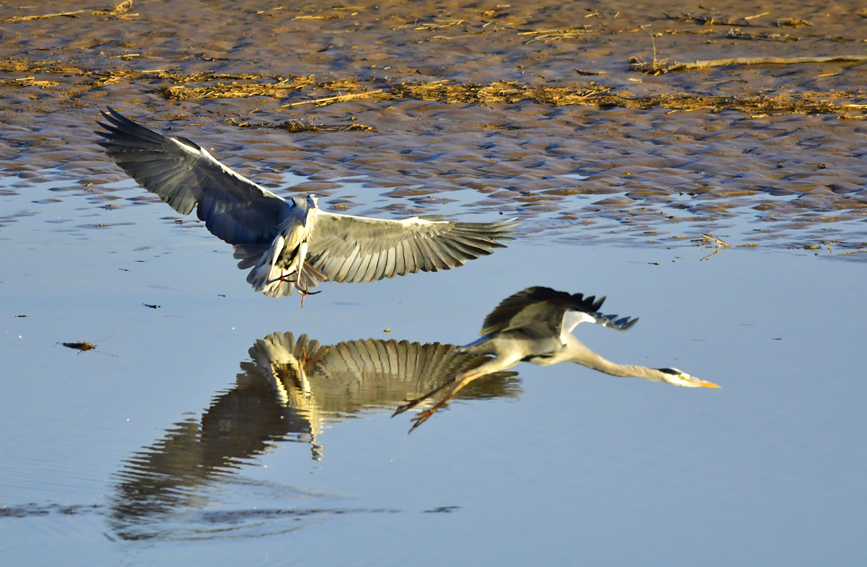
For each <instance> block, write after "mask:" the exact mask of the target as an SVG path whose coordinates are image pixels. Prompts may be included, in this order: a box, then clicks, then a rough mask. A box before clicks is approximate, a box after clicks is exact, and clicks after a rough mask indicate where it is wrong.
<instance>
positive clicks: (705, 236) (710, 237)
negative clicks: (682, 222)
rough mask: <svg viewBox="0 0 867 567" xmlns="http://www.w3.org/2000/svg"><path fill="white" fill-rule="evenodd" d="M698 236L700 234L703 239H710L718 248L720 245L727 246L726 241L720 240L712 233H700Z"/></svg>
mask: <svg viewBox="0 0 867 567" xmlns="http://www.w3.org/2000/svg"><path fill="white" fill-rule="evenodd" d="M699 236H701V237H702V238H704V239H705V240H710V241H712V242H715V243H716V247H717V248H720V247H722V248H729V245H728V243H726V242H723V241H722V240H720V239H719V238H717V237H715V236H713V235H712V234H700V235H699Z"/></svg>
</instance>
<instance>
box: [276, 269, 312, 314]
mask: <svg viewBox="0 0 867 567" xmlns="http://www.w3.org/2000/svg"><path fill="white" fill-rule="evenodd" d="M292 275H295V279H289V278H290V276H292ZM300 280H301V278H300V277H299V276H298V274H297V272H293V273H290V274H285V275H284V274H280V277H279V278H274V279H273V280H268V281H267V282H265V283H273V282H285V283H291V284H295V289H297V290H298V294H299V295H300V296H301V307H304V299H305V298H306V297H307V296H308V295H316V294H318V293H322V290H319V291H310V286H305V287H304V288H303V289H302V288H301V287H300V286H299V285H298V283H299V282H300Z"/></svg>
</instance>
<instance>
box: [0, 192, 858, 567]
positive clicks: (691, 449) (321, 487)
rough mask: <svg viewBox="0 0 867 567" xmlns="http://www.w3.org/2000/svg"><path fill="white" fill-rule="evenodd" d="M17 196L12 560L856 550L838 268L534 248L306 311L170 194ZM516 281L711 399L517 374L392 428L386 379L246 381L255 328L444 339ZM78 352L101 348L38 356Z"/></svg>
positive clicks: (9, 282) (850, 363)
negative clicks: (587, 318) (301, 402)
mask: <svg viewBox="0 0 867 567" xmlns="http://www.w3.org/2000/svg"><path fill="white" fill-rule="evenodd" d="M20 185H21V187H19V189H17V190H16V192H14V193H7V194H6V195H4V196H2V197H0V202H2V206H3V210H4V211H18V212H22V214H14V215H11V216H13V217H14V219H13V220H14V222H9V223H8V224H6V225H5V226H3V227H2V228H0V249H2V254H3V256H4V258H6V265H7V269H6V270H4V274H3V277H2V280H0V297H2V300H0V306H2V307H0V320H2V321H4V323H3V327H2V334H0V337H2V342H0V345H2V346H0V349H2V356H3V360H4V361H6V362H5V367H6V368H5V372H4V375H5V377H6V379H5V380H3V381H2V383H0V430H2V431H4V432H6V433H5V434H4V435H2V436H0V453H2V454H3V455H4V459H3V460H2V462H0V502H2V504H3V506H4V508H2V514H0V534H2V536H0V541H2V544H0V545H2V553H3V556H4V558H5V559H6V560H8V561H10V562H12V563H15V564H48V563H56V562H57V561H58V560H59V561H62V562H63V563H64V564H80V565H101V564H104V565H116V564H133V565H137V564H165V563H177V562H182V561H187V562H192V563H204V562H207V563H209V564H216V565H222V564H225V565H228V564H237V563H238V562H244V563H249V562H251V561H256V562H257V563H261V564H286V563H293V564H340V563H343V564H346V563H351V564H405V563H407V562H410V561H412V562H414V563H421V564H443V563H446V562H453V563H458V562H460V563H463V562H466V561H467V560H469V559H470V558H472V560H473V561H475V562H478V563H480V564H487V565H491V564H515V563H518V562H536V563H543V564H560V563H564V562H569V563H575V562H580V563H592V564H625V563H641V564H648V565H663V564H665V565H670V564H684V563H702V564H710V565H731V564H734V563H738V562H751V563H755V562H759V563H787V564H815V563H818V562H829V563H833V564H836V565H856V564H859V562H860V560H861V558H863V557H864V554H865V551H867V548H865V544H864V543H863V542H864V541H867V539H865V537H864V536H865V533H864V526H865V525H867V523H865V515H864V510H865V509H867V507H865V504H867V503H865V501H864V494H867V490H865V489H867V486H865V485H867V481H865V478H867V477H865V475H864V471H865V466H867V457H865V454H864V452H863V451H862V450H861V447H862V446H863V439H864V435H865V433H867V431H865V426H864V422H863V419H862V417H861V414H862V410H863V407H864V403H865V389H864V387H863V384H862V377H863V372H862V369H861V365H860V362H859V361H860V358H859V357H858V355H857V352H858V350H857V349H858V348H860V340H859V339H860V338H861V336H863V333H862V332H861V322H862V321H863V320H864V318H865V316H867V304H865V301H864V300H863V295H864V294H863V289H864V287H863V273H862V272H863V264H861V263H853V262H837V261H833V259H832V258H831V257H830V256H829V255H828V252H827V250H822V251H818V252H813V251H810V252H806V251H804V252H772V251H766V250H760V249H744V248H740V249H737V248H729V249H723V250H720V251H719V252H718V253H717V254H714V255H713V256H710V257H707V256H708V255H709V254H711V253H712V252H713V251H714V249H713V248H708V247H703V246H699V245H696V244H693V245H689V246H682V247H680V248H677V249H664V248H662V247H657V248H652V247H622V246H616V245H612V244H600V245H578V244H563V243H558V242H556V241H555V239H552V238H549V237H547V236H546V235H545V233H535V234H532V235H529V236H527V237H525V238H522V239H520V240H519V241H516V242H514V243H512V244H511V245H510V247H509V248H507V249H505V250H500V251H498V252H496V253H495V254H494V255H493V256H491V257H487V258H482V259H480V260H477V261H474V262H471V263H469V264H468V265H467V266H465V267H463V268H461V269H458V270H452V271H449V272H443V273H438V274H419V275H414V276H410V277H406V278H399V279H396V280H389V281H385V282H381V283H377V284H362V285H337V284H323V286H322V287H321V289H322V290H323V293H322V294H321V295H317V296H313V297H309V298H308V300H307V302H306V304H305V306H304V307H303V308H301V307H300V306H299V301H298V300H297V297H293V298H291V299H288V300H286V299H283V300H273V299H270V298H267V297H265V296H262V295H257V294H255V293H253V292H252V291H251V290H250V289H249V287H248V285H247V284H246V283H245V282H244V274H243V273H242V272H240V271H238V270H237V269H236V268H235V267H234V261H233V260H232V258H231V253H230V248H229V247H228V246H226V245H224V244H222V243H220V242H219V241H217V240H216V239H214V238H213V237H211V236H210V235H208V234H207V233H206V231H205V230H204V229H203V228H202V227H200V226H197V223H190V224H179V223H177V222H176V218H175V216H174V215H171V214H169V213H170V211H169V210H168V209H167V207H166V206H165V205H162V204H160V203H149V202H145V203H143V204H141V205H140V206H124V207H119V208H117V209H115V210H111V211H107V210H105V209H104V208H103V203H102V202H101V201H100V200H89V199H88V193H86V192H84V191H80V192H77V193H73V194H68V193H67V194H64V197H63V199H60V200H56V201H52V200H50V199H51V196H52V195H53V194H55V193H56V191H51V189H52V188H55V189H56V188H57V187H56V186H54V187H53V186H52V185H51V184H49V185H48V186H39V185H33V186H28V185H27V184H26V183H25V184H20ZM128 187H131V184H129V183H127V184H126V185H123V186H122V187H120V188H119V189H118V191H117V195H118V196H120V197H121V198H122V199H132V198H136V197H139V196H140V195H141V193H142V192H141V191H140V190H138V189H133V188H128ZM347 195H354V197H353V198H354V199H355V200H356V201H357V202H358V203H359V205H358V206H359V208H360V209H364V210H368V211H370V210H376V209H377V208H380V209H381V208H382V206H381V205H377V204H376V202H377V201H378V200H379V199H380V197H378V194H377V193H375V192H363V191H362V190H361V189H360V188H359V187H358V186H354V185H352V184H351V183H350V184H348V185H346V186H344V187H338V188H337V189H335V190H334V191H333V193H332V195H331V198H332V199H340V198H341V197H344V196H347ZM23 212H27V214H23ZM380 214H387V213H383V212H382V211H380ZM490 216H491V217H495V215H490ZM477 218H479V220H484V219H483V218H481V217H477ZM100 225H104V226H102V227H101V226H100ZM529 285H548V286H551V287H555V288H557V289H564V290H569V291H573V292H577V291H582V292H585V293H590V294H605V295H607V296H608V301H607V303H606V305H605V307H606V312H616V313H620V314H622V315H626V314H628V315H633V316H640V317H641V322H640V323H639V324H638V325H637V326H636V327H635V328H634V329H632V330H631V331H630V332H628V333H613V332H610V331H609V330H607V329H601V328H595V327H594V328H583V326H582V327H579V328H578V329H577V334H578V336H579V337H580V338H581V339H582V340H583V341H585V342H586V343H587V344H588V346H590V347H591V348H593V349H594V350H597V351H598V352H600V353H601V354H603V355H604V356H606V357H608V358H611V359H613V360H616V361H622V362H634V363H638V364H647V365H650V366H677V367H678V368H682V369H684V370H686V371H687V372H690V373H693V374H695V375H697V376H699V377H701V378H704V379H708V380H712V381H714V382H717V383H719V384H720V385H721V386H722V388H721V389H719V390H703V389H699V390H701V391H699V390H691V389H685V388H676V387H670V386H666V385H660V384H654V383H649V382H645V381H643V380H638V379H616V378H611V377H608V376H604V375H601V374H598V373H594V372H592V371H589V370H587V369H584V368H581V367H577V366H573V365H566V364H563V365H558V366H553V367H547V368H541V367H536V366H532V365H527V364H522V365H519V366H518V367H516V368H515V370H517V371H518V375H517V377H513V378H504V379H502V380H499V381H497V382H496V383H493V384H487V385H485V384H482V385H481V386H480V387H479V388H478V389H477V390H475V391H471V392H469V396H468V397H467V398H464V399H462V400H458V401H455V402H453V403H452V404H450V406H449V407H448V409H447V410H446V411H442V412H440V413H438V414H436V415H435V416H434V417H433V418H432V419H431V420H430V421H428V422H427V423H425V424H424V425H423V426H422V427H420V428H419V429H418V430H416V431H415V432H414V433H413V434H412V435H409V436H408V435H407V433H406V432H407V430H408V428H409V425H410V421H409V416H408V415H406V414H404V415H401V416H398V417H396V418H393V419H392V418H391V417H390V414H391V411H392V409H393V406H394V405H396V404H397V403H399V402H400V401H401V400H400V399H396V398H397V397H399V396H400V395H401V394H402V393H403V390H400V389H399V388H396V389H395V390H394V392H388V391H382V390H379V391H378V393H377V392H367V393H365V392H364V391H362V392H361V393H358V391H356V393H355V394H352V395H353V396H355V397H354V398H351V399H352V400H355V401H349V400H350V399H349V398H345V397H341V395H340V394H339V393H338V394H335V393H334V392H331V393H329V392H327V391H322V394H321V396H319V397H317V398H316V400H317V402H316V403H315V404H312V405H310V406H309V407H305V408H301V409H300V410H297V411H288V410H287V409H286V406H285V405H282V406H281V405H280V403H279V400H278V397H279V396H278V395H277V393H276V392H275V390H273V388H271V387H270V386H265V385H263V384H264V383H263V382H257V381H256V380H258V378H256V371H255V370H254V369H253V368H252V366H251V359H250V354H249V353H248V350H249V349H250V348H251V347H253V346H254V344H255V343H256V341H257V340H259V339H263V338H265V337H266V336H267V335H270V334H271V333H273V332H281V333H285V332H291V333H293V335H294V336H296V337H297V336H299V335H301V334H307V335H308V336H309V337H311V338H312V339H316V340H318V341H319V342H320V344H322V345H331V344H335V343H339V342H341V341H351V340H356V339H367V338H372V339H381V340H384V341H388V340H391V339H394V340H396V341H402V340H406V341H409V342H410V343H413V342H418V343H434V342H440V343H445V344H464V343H466V342H469V341H470V340H472V339H473V338H474V337H475V336H476V333H477V332H478V329H479V327H480V325H481V321H482V319H483V318H484V315H485V314H486V313H487V312H488V311H489V310H490V309H491V308H493V307H494V306H495V305H496V303H497V302H498V301H499V300H500V299H502V298H504V297H506V296H507V295H509V294H511V293H513V292H515V291H518V290H520V289H522V288H524V287H526V286H529ZM147 305H157V306H159V307H158V308H156V309H154V308H150V307H147ZM84 340H87V341H90V342H92V343H95V344H96V345H97V348H96V349H95V350H91V351H87V352H80V353H79V352H77V351H75V350H71V349H68V348H65V347H64V346H62V345H61V344H59V343H62V342H73V341H84ZM314 386H316V384H314ZM359 387H360V388H362V390H363V385H359ZM406 391H411V390H406ZM316 392H317V390H314V394H315V393H316ZM347 395H349V394H347ZM365 396H366V397H365ZM377 396H378V397H377ZM389 396H391V397H389ZM371 400H373V401H371ZM383 400H384V401H383ZM251 408H255V409H251Z"/></svg>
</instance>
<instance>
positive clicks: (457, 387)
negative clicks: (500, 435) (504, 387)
mask: <svg viewBox="0 0 867 567" xmlns="http://www.w3.org/2000/svg"><path fill="white" fill-rule="evenodd" d="M502 369H503V361H502V360H499V359H494V360H491V361H489V362H486V363H485V364H482V365H481V366H479V367H477V368H473V369H472V370H467V371H466V372H462V373H460V374H458V375H457V376H455V377H454V378H452V379H451V380H449V381H448V382H446V383H445V384H443V385H442V386H440V387H438V388H436V389H435V390H433V391H431V392H428V393H427V394H425V395H424V396H422V397H420V398H416V399H415V400H412V401H410V402H409V403H406V404H404V405H402V406H400V407H398V408H397V411H395V412H394V414H393V416H392V417H394V415H397V414H399V413H403V412H405V411H406V410H408V409H410V408H412V407H415V406H416V405H418V403H419V402H421V401H423V400H426V399H427V398H429V397H431V396H433V395H435V394H437V393H439V392H440V391H441V390H443V389H445V388H446V387H448V386H451V387H450V388H449V391H448V392H446V395H445V396H443V399H441V400H440V401H439V402H437V403H436V404H435V405H434V406H433V407H431V408H430V409H426V410H424V411H423V412H420V413H419V414H418V415H417V416H415V417H414V418H412V421H413V425H412V427H410V428H409V433H412V432H413V431H414V430H415V428H416V427H418V426H419V425H421V424H422V423H424V422H425V421H427V420H428V419H430V416H432V415H433V414H435V413H436V412H437V411H438V410H439V409H440V408H442V407H443V406H444V405H445V404H446V402H448V401H449V400H450V399H452V397H454V395H455V394H457V393H458V392H460V391H461V390H462V389H463V388H464V386H466V385H467V384H469V383H470V382H472V381H473V380H476V379H477V378H481V377H482V376H487V375H488V374H491V373H493V372H498V371H500V370H502Z"/></svg>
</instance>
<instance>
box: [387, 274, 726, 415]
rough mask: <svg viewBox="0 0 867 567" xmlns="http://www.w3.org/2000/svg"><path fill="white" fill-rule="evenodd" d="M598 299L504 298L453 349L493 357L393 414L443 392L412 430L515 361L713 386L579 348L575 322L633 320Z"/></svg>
mask: <svg viewBox="0 0 867 567" xmlns="http://www.w3.org/2000/svg"><path fill="white" fill-rule="evenodd" d="M604 301H605V297H600V298H599V299H596V297H595V296H590V297H584V296H583V294H580V293H576V294H569V293H566V292H562V291H555V290H553V289H551V288H547V287H530V288H527V289H525V290H523V291H520V292H518V293H516V294H514V295H511V296H509V297H507V298H506V299H504V300H503V301H502V302H501V303H500V304H499V305H498V306H497V307H496V309H494V310H493V311H491V313H489V314H488V316H487V317H485V321H484V323H483V325H482V331H481V335H482V336H481V337H480V338H479V339H477V340H476V341H474V342H472V343H470V344H468V345H465V346H463V347H460V349H459V352H465V353H470V354H477V355H488V356H493V358H491V359H490V360H488V361H487V362H485V363H484V364H482V365H480V366H478V367H476V368H473V369H469V370H466V371H464V372H460V373H457V374H456V375H455V376H454V377H453V378H451V379H450V380H449V381H447V382H445V383H444V384H443V385H441V386H440V387H439V388H436V389H435V390H432V391H430V392H428V393H427V394H425V395H423V396H421V397H420V398H416V399H414V400H411V401H410V402H408V403H406V404H403V405H401V406H399V407H398V408H397V410H396V411H395V412H394V415H398V414H400V413H403V412H405V411H406V410H408V409H410V408H413V407H415V406H416V405H418V404H419V403H420V402H422V401H424V400H427V399H428V398H431V397H432V396H435V395H436V394H438V393H439V392H441V391H443V390H446V394H445V396H443V398H442V399H441V400H440V401H439V402H438V403H437V404H435V405H434V406H433V407H431V408H430V409H427V410H425V411H422V412H420V413H419V414H418V415H417V416H416V417H415V418H413V421H414V422H415V423H414V424H413V426H412V428H411V429H410V432H412V431H413V430H414V429H415V428H416V427H418V426H419V425H421V424H422V423H424V422H425V421H427V419H428V418H429V417H430V416H431V415H433V414H434V413H435V412H436V411H437V410H438V409H440V408H442V407H443V405H445V403H446V402H447V401H448V400H449V399H451V397H452V396H454V395H455V394H456V393H458V391H460V390H461V389H462V388H463V387H464V386H466V385H467V384H469V383H470V382H472V381H473V380H476V379H478V378H481V377H482V376H486V375H488V374H489V373H492V372H500V371H503V370H506V369H507V368H511V367H513V366H515V365H516V364H518V363H519V362H521V361H526V362H530V363H532V364H538V365H540V366H548V365H551V364H557V363H558V362H575V363H577V364H582V365H584V366H586V367H588V368H592V369H593V370H598V371H600V372H604V373H605V374H610V375H612V376H623V377H627V376H632V377H636V378H646V379H648V380H652V381H654V382H665V383H667V384H673V385H675V386H685V387H687V388H698V387H705V388H719V386H718V385H716V384H714V383H713V382H707V381H705V380H700V379H698V378H696V377H695V376H690V375H689V374H687V373H686V372H684V371H682V370H678V369H677V368H647V367H645V366H636V365H632V364H617V363H615V362H611V361H609V360H606V359H604V358H602V357H601V356H599V355H598V354H596V353H595V352H593V351H592V350H590V349H589V348H587V347H586V346H584V344H583V343H581V341H579V340H578V339H576V338H575V336H574V335H573V334H572V330H573V329H574V328H575V327H576V326H577V325H578V324H580V323H596V324H597V325H602V326H603V327H608V328H609V329H614V330H617V331H628V330H629V329H631V328H632V327H633V326H634V325H635V324H636V323H637V322H638V318H637V317H636V318H634V319H633V318H630V317H622V318H618V316H617V315H603V314H602V313H600V312H599V309H600V307H602V303H603V302H604Z"/></svg>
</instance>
